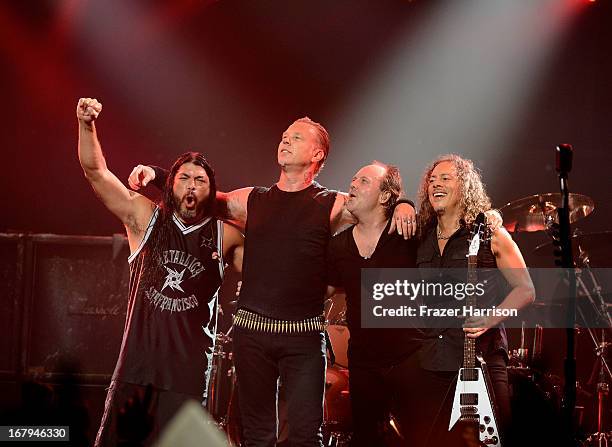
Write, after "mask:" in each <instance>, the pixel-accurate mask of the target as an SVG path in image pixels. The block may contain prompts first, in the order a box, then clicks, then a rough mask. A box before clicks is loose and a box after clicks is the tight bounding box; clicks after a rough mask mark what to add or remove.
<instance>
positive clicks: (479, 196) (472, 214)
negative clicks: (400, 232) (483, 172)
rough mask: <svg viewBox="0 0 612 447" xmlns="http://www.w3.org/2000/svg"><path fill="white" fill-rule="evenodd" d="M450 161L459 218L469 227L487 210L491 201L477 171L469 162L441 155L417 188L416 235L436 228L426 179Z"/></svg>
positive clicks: (456, 156)
mask: <svg viewBox="0 0 612 447" xmlns="http://www.w3.org/2000/svg"><path fill="white" fill-rule="evenodd" d="M445 161H450V162H451V163H452V164H453V166H455V170H456V171H457V180H458V182H459V209H460V210H461V215H460V219H461V220H462V221H463V223H464V224H465V225H467V226H470V225H471V224H472V223H473V222H474V220H476V216H478V214H479V213H481V212H485V211H488V210H490V209H491V199H490V198H489V196H488V195H487V192H486V190H485V185H484V183H483V182H482V178H481V177H480V172H478V170H477V169H476V168H475V167H474V163H472V161H471V160H467V159H465V158H463V157H460V156H459V155H457V154H445V155H441V156H439V157H438V158H436V159H435V160H434V161H433V162H432V163H431V164H430V165H429V166H428V167H427V169H426V170H425V173H424V174H423V178H422V179H421V184H420V186H419V192H418V201H419V204H420V205H419V216H418V221H419V236H421V237H424V236H425V235H426V234H427V232H428V231H429V229H430V228H431V227H432V226H434V225H436V223H437V214H436V212H435V210H434V209H433V207H432V206H431V203H429V194H428V188H429V177H431V173H432V172H433V170H434V169H435V167H436V166H438V165H439V164H440V163H443V162H445Z"/></svg>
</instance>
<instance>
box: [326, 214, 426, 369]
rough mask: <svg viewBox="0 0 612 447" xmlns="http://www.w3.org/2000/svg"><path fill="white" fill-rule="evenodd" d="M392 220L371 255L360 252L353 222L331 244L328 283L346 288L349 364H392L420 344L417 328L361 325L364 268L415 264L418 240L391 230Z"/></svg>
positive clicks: (411, 266) (412, 266)
mask: <svg viewBox="0 0 612 447" xmlns="http://www.w3.org/2000/svg"><path fill="white" fill-rule="evenodd" d="M389 225H390V221H389V222H387V226H386V227H385V229H384V230H383V232H382V234H381V235H380V238H379V240H378V244H377V245H376V249H375V250H374V253H372V256H371V257H370V258H368V259H365V258H363V257H362V256H361V255H360V254H359V250H358V248H357V245H356V244H355V239H354V238H353V228H354V227H353V226H351V227H349V228H348V229H346V230H344V231H343V232H341V233H339V234H338V235H336V236H334V237H333V238H332V240H331V242H330V244H329V250H328V271H329V275H328V276H329V283H330V285H333V286H336V287H343V288H344V290H345V292H346V315H347V324H348V328H349V331H350V333H351V338H350V340H349V350H348V354H349V364H350V365H366V366H367V365H378V366H389V365H394V364H397V363H400V362H401V361H402V360H403V359H405V358H406V357H407V356H409V355H410V354H412V353H414V352H415V351H416V350H417V349H418V348H419V346H420V341H421V332H420V331H419V330H416V329H378V328H376V329H364V328H362V327H361V269H362V268H404V267H405V268H414V267H415V266H416V251H417V241H416V240H415V239H414V238H412V239H408V240H404V238H403V237H402V236H400V235H398V234H397V233H396V232H393V233H392V234H388V231H389Z"/></svg>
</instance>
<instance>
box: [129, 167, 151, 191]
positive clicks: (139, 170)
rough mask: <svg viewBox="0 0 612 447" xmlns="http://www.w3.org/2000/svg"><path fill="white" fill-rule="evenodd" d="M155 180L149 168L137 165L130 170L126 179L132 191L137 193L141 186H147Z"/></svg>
mask: <svg viewBox="0 0 612 447" xmlns="http://www.w3.org/2000/svg"><path fill="white" fill-rule="evenodd" d="M154 178H155V171H154V170H153V168H151V167H150V166H145V165H138V166H136V167H135V168H134V169H132V173H131V174H130V176H129V177H128V184H129V185H130V188H132V189H133V190H134V191H138V190H139V189H140V188H142V187H143V186H147V183H149V182H150V181H151V180H153V179H154Z"/></svg>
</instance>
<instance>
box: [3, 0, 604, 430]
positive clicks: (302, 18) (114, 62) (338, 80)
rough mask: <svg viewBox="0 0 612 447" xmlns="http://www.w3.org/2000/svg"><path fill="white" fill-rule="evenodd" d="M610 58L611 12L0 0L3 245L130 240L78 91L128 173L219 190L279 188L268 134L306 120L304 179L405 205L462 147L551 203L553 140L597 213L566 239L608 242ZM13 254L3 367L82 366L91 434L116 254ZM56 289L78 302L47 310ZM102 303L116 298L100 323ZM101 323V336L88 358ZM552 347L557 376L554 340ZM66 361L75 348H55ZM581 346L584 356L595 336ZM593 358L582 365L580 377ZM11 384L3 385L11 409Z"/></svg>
mask: <svg viewBox="0 0 612 447" xmlns="http://www.w3.org/2000/svg"><path fill="white" fill-rule="evenodd" d="M493 3H495V4H497V6H492V5H491V4H493ZM460 4H461V5H463V6H458V5H460ZM461 8H465V10H462V9H461ZM495 8H498V9H495ZM513 8H514V9H513ZM555 20H558V21H557V22H555ZM551 24H552V25H551ZM553 25H554V26H553ZM611 55H612V1H609V0H598V1H596V2H589V1H587V0H556V1H553V0H542V1H538V2H515V1H508V2H486V1H484V0H483V1H466V2H455V1H454V0H453V1H446V2H444V1H435V0H431V1H428V0H414V1H399V0H397V1H391V0H371V1H366V0H352V1H348V0H346V1H343V0H340V1H333V2H330V1H324V0H312V1H302V0H292V1H289V2H281V1H270V0H260V1H232V0H221V1H210V0H199V1H195V0H133V1H129V2H124V1H119V0H107V1H94V0H82V1H79V0H40V1H34V0H32V1H30V0H25V1H8V0H4V1H3V0H0V100H1V106H0V123H1V124H0V125H1V127H2V131H1V132H0V166H2V171H3V172H2V175H0V190H1V191H2V214H1V216H2V219H0V232H18V233H29V232H33V233H55V234H65V235H97V236H110V235H111V234H113V233H121V232H123V228H122V226H121V225H120V223H119V221H118V220H117V219H116V218H115V217H113V216H112V215H111V214H110V213H109V212H108V211H107V210H106V209H104V207H103V206H102V204H101V203H100V202H99V201H98V200H97V199H96V198H95V196H94V194H93V192H92V190H91V188H90V187H89V185H88V183H87V182H86V180H85V178H84V177H83V175H82V171H81V169H80V167H79V164H78V159H77V153H76V141H77V123H76V118H75V107H76V103H77V100H78V98H79V97H83V96H89V97H95V98H97V99H99V100H100V101H101V102H102V103H103V106H104V110H103V112H102V114H101V116H100V119H99V123H98V132H99V136H100V139H101V141H102V146H103V148H104V150H105V154H106V157H107V161H108V164H109V167H110V168H111V170H112V171H113V172H114V173H115V174H116V175H117V176H118V177H119V178H120V179H122V180H126V179H127V176H128V174H129V172H130V171H131V169H132V167H133V166H135V165H136V164H138V163H143V162H144V163H153V164H159V165H162V166H168V165H169V164H170V163H171V162H172V161H173V160H174V159H175V158H176V157H177V155H178V154H180V153H182V152H184V151H186V150H199V151H202V152H205V153H206V154H207V157H208V158H209V159H210V161H211V162H212V164H213V166H214V167H215V169H216V172H217V178H218V183H219V185H220V188H221V189H223V190H231V189H234V188H238V187H242V186H247V185H270V184H272V183H274V182H275V181H276V180H277V177H278V167H277V165H276V147H277V144H278V142H279V139H280V135H281V133H282V132H283V130H284V129H285V128H286V127H287V126H288V125H289V124H290V123H291V122H292V121H293V120H294V119H296V118H298V117H301V116H304V115H308V116H310V117H311V118H313V119H315V120H316V121H320V122H322V123H323V124H324V125H325V126H326V127H327V128H328V130H329V132H330V134H331V136H332V149H331V154H330V157H329V159H328V161H327V163H326V167H325V168H324V170H323V171H322V173H321V174H320V176H319V179H318V180H319V181H320V182H321V183H322V184H324V185H326V186H329V187H332V188H338V189H346V188H347V186H348V183H349V181H350V178H351V176H352V175H353V173H354V172H355V171H356V170H357V169H358V168H359V167H360V166H362V165H364V164H366V163H368V162H369V161H370V160H372V159H379V160H381V161H384V162H388V163H393V164H397V165H398V166H399V167H400V169H401V171H402V174H403V177H404V186H405V189H406V194H407V195H408V196H409V197H413V198H414V197H415V195H416V189H417V185H418V182H419V178H420V175H421V173H422V171H423V169H424V167H425V165H426V163H427V162H428V161H430V160H431V159H433V158H434V157H436V156H437V155H439V154H442V153H447V152H458V153H460V154H462V155H464V156H466V157H468V158H471V159H473V160H474V161H475V163H476V165H477V166H479V167H480V168H482V169H483V178H484V180H485V182H486V184H487V186H488V190H489V193H490V195H491V197H492V199H493V202H494V204H495V206H497V207H501V206H503V205H504V204H505V203H507V202H509V201H512V200H515V199H518V198H521V197H524V196H528V195H532V194H537V193H545V192H557V191H558V182H557V179H556V174H555V172H554V147H555V146H556V145H557V144H559V143H571V144H572V145H573V146H574V149H575V154H574V168H573V170H572V173H571V176H570V189H571V191H573V192H579V193H582V194H586V195H588V196H590V197H591V198H592V199H593V200H594V202H595V205H596V209H595V211H594V212H593V214H591V215H590V216H589V217H588V218H586V219H584V220H581V221H580V222H578V224H577V225H576V226H577V227H578V228H580V229H581V230H582V231H584V232H595V231H606V230H612V225H611V224H610V222H612V192H611V190H610V186H611V183H612V182H611V181H610V177H611V174H610V172H611V169H612V154H611V151H610V146H611V144H612V127H611V126H610V110H611V109H612V84H611V81H610V80H611V79H612V57H611ZM496 70H497V71H496ZM523 75H524V77H521V76H523ZM526 79H529V81H530V82H529V83H527V82H526V81H525V80H526ZM512 80H515V81H516V82H515V83H513V82H511V81H512ZM519 81H520V82H519ZM147 193H151V194H154V192H152V191H147ZM515 240H517V242H518V244H519V246H520V247H521V249H522V251H523V254H524V256H525V258H526V260H527V263H528V265H530V266H552V262H553V259H552V256H551V255H548V256H546V255H545V256H535V255H534V254H533V249H534V248H535V246H536V245H538V244H540V243H543V242H546V241H547V237H546V235H545V234H544V233H542V232H538V233H528V234H527V233H523V234H519V235H515ZM13 242H14V241H13ZM13 242H10V243H7V244H5V245H3V247H4V248H3V252H2V253H3V269H2V275H3V276H2V278H3V284H4V289H2V297H1V299H2V306H3V307H2V310H3V312H2V313H3V317H2V322H3V326H4V327H5V328H9V330H10V333H9V334H8V337H3V339H4V340H7V341H6V342H5V343H4V344H3V345H2V346H1V348H2V350H3V353H6V355H5V356H3V357H2V358H3V361H4V364H3V365H2V368H1V369H2V370H3V371H5V373H6V374H5V375H6V377H7V378H9V379H10V380H13V381H15V380H17V379H18V380H17V382H18V381H19V380H21V379H23V378H24V377H33V376H36V375H37V374H38V376H40V377H44V373H45V371H47V372H50V373H54V372H62V371H64V372H65V371H73V370H74V371H80V374H85V376H83V377H85V379H84V380H86V381H88V383H91V384H97V386H98V391H96V392H93V391H91V389H94V388H91V387H90V388H87V387H86V388H84V389H86V390H90V391H87V392H89V393H93V394H91V397H90V399H91V401H92V402H94V403H93V404H91V405H92V407H95V411H94V412H93V413H94V414H93V415H92V421H91V423H90V425H91V427H92V429H93V428H94V427H95V426H97V420H99V419H98V415H97V414H96V412H99V410H100V408H101V405H102V403H103V396H104V392H103V388H101V385H100V384H101V383H102V382H105V380H107V377H108V374H110V369H112V365H113V364H114V361H115V359H116V352H117V349H118V342H119V340H120V332H121V327H122V324H123V317H122V312H124V308H121V309H119V310H117V306H124V305H125V304H124V301H123V298H121V296H122V293H123V290H124V289H125V286H126V285H125V278H124V277H122V275H123V273H122V272H123V270H122V269H121V268H119V267H117V265H118V264H117V262H119V261H117V259H118V258H117V257H116V253H113V252H112V251H111V248H110V242H109V245H108V247H106V248H104V249H102V248H99V249H96V250H91V251H89V252H86V253H85V254H86V255H87V256H85V255H84V253H83V251H82V250H83V249H82V246H80V245H78V246H77V247H74V246H73V245H71V243H67V242H66V241H64V242H58V243H57V248H56V249H54V248H53V245H49V244H48V243H44V244H42V245H41V246H42V247H44V249H40V248H37V247H38V245H37V244H38V243H34V252H33V253H34V255H33V256H32V259H24V258H23V255H24V253H23V252H19V250H20V249H19V248H18V247H19V245H14V244H13ZM22 243H23V241H22ZM39 245H40V244H39ZM15 247H17V248H15ZM22 249H23V250H25V253H26V254H27V253H29V252H28V250H31V249H32V246H29V248H28V247H25V249H24V248H23V246H22ZM100 250H102V251H101V252H100ZM609 252H610V242H609V241H607V240H605V239H604V240H603V242H602V243H600V250H599V251H598V254H597V259H596V260H595V261H596V262H597V264H598V265H599V266H609V265H610V264H612V262H610V255H609ZM20 253H21V254H20ZM545 253H546V252H545ZM124 254H125V253H124ZM20 256H22V257H21V258H20ZM26 258H27V256H26ZM71 260H72V261H71ZM22 261H23V262H25V265H26V267H25V270H24V269H23V268H22V269H21V270H20V267H19V265H21V264H19V262H22ZM97 263H101V264H97ZM71 265H73V267H71ZM15 266H17V267H15ZM115 270H116V271H115ZM84 275H86V276H87V277H89V278H92V279H93V283H91V284H90V283H89V282H88V281H86V278H84ZM88 284H89V285H88ZM60 286H61V287H63V288H64V289H63V290H61V291H60V292H58V287H60ZM75 290H79V291H87V293H88V294H89V295H87V293H85V292H83V293H85V295H87V296H85V297H84V298H83V297H79V296H78V294H79V292H75ZM109 291H110V292H109ZM109 294H110V295H109ZM66 296H68V297H69V298H70V297H71V298H70V299H71V300H72V301H69V303H72V304H71V306H72V307H70V306H67V307H66V309H63V308H61V306H59V307H58V306H57V303H58V302H61V300H62V299H64V298H65V297H66ZM98 296H105V297H106V296H109V298H108V300H107V301H106V302H104V303H103V304H102V306H101V309H98V310H96V303H95V300H96V297H98ZM21 297H26V298H25V299H26V301H25V302H23V303H22V302H21V301H20V300H21ZM230 297H231V293H228V294H226V300H229V299H230ZM80 298H83V300H84V301H83V300H82V301H79V299H80ZM75 302H76V303H77V304H78V303H79V302H80V303H81V304H80V305H77V306H76V307H75V305H74V303H75ZM28 303H29V304H28ZM92 308H93V309H94V311H93V313H92V310H91V309H92ZM96 312H99V313H100V314H101V315H103V316H104V318H103V319H102V320H101V321H96V320H94V319H93V318H92V315H95V314H96ZM71 318H72V319H71ZM105 321H106V323H108V324H105ZM17 322H19V323H17ZM101 327H105V328H106V330H108V334H106V335H105V336H104V337H108V339H106V340H105V342H104V343H103V344H99V345H98V348H99V350H100V351H95V352H94V351H91V350H90V349H88V348H87V347H88V346H91V345H92V344H93V345H96V342H97V341H99V340H100V339H104V337H102V338H101V336H100V331H102V329H101ZM70 328H72V329H74V330H75V331H78V334H77V335H74V334H73V333H71V332H70V330H72V329H70ZM111 332H112V334H111ZM62 334H64V335H62ZM49 337H51V338H49ZM63 337H65V339H64V338H63ZM78 337H82V338H83V341H81V342H77V341H75V340H76V339H78ZM50 340H57V343H53V342H50ZM548 340H550V341H549V342H548V345H547V347H548V350H549V351H548V354H549V356H550V357H551V358H552V357H554V361H552V362H553V363H554V365H553V368H554V370H555V372H556V373H560V368H561V363H560V362H561V359H562V356H563V353H562V349H561V346H562V343H563V340H562V334H560V333H559V334H556V335H554V336H553V337H552V338H548ZM516 343H517V342H516V340H514V341H513V346H511V347H514V348H516V347H517V346H516ZM62 349H64V350H67V352H69V353H70V355H73V356H74V357H73V358H72V357H71V358H68V359H67V360H66V359H62V358H61V355H60V356H59V357H58V355H59V354H57V353H61V350H62ZM580 349H581V352H589V350H590V346H589V342H588V340H586V341H584V342H583V344H582V345H581V346H580ZM24 352H27V356H26V355H25V354H23V353H24ZM94 354H96V355H98V354H99V356H102V357H101V358H103V361H102V362H100V358H96V355H94ZM26 357H27V358H26ZM90 357H91V358H90ZM64 361H68V365H69V366H65V363H62V362H64ZM579 361H580V359H579ZM590 361H591V360H590V359H585V360H582V363H583V364H582V365H579V366H580V367H581V368H582V369H583V370H584V371H583V373H582V374H583V376H584V375H585V374H588V372H587V370H590V365H588V364H587V363H590ZM70 362H73V363H70ZM74 362H77V363H76V364H75V363H74ZM78 362H84V363H85V365H83V364H80V365H79V364H78ZM62 365H64V366H62ZM14 368H17V370H18V371H17V372H18V373H19V374H21V375H20V376H18V377H17V376H14V375H11V374H12V373H11V372H10V371H14ZM37 368H38V369H37ZM0 373H2V371H0ZM28 374H29V376H28ZM41 374H42V376H41ZM15 377H17V379H15ZM50 377H51V376H47V379H49V378H50ZM583 379H584V380H585V381H586V379H588V377H583ZM53 380H54V381H55V382H57V380H59V379H58V378H57V377H55V378H53ZM17 382H14V383H17ZM5 385H6V384H3V387H4V386H5ZM92 386H94V385H92ZM20 393H21V392H20V391H18V390H17V389H16V388H14V387H12V388H11V387H10V386H9V387H8V388H5V389H4V390H3V394H4V396H8V397H6V398H5V399H6V402H10V403H15V402H18V401H19V400H20V399H22V397H23V395H22V394H20ZM96 393H97V394H96ZM86 394H87V393H86ZM90 435H91V433H90Z"/></svg>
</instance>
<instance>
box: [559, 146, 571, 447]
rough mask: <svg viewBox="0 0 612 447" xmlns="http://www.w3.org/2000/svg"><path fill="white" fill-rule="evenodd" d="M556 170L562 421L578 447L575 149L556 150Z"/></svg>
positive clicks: (561, 147)
mask: <svg viewBox="0 0 612 447" xmlns="http://www.w3.org/2000/svg"><path fill="white" fill-rule="evenodd" d="M555 153H556V170H557V173H558V174H559V186H560V189H561V198H562V206H561V207H560V208H558V209H557V213H558V215H559V239H560V241H559V242H560V246H561V267H563V268H564V269H566V271H567V275H568V282H569V290H568V303H567V314H566V326H565V327H566V339H567V346H566V358H565V361H564V373H565V384H564V388H563V407H562V417H563V422H564V426H565V430H566V433H567V445H568V446H574V445H575V439H574V438H575V437H574V423H573V416H574V409H575V407H576V334H575V325H576V271H575V269H574V256H573V253H572V239H571V227H570V208H569V188H568V182H567V177H568V174H569V172H570V171H571V169H572V153H573V149H572V147H571V146H570V145H569V144H560V145H559V146H557V147H556V151H555Z"/></svg>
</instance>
